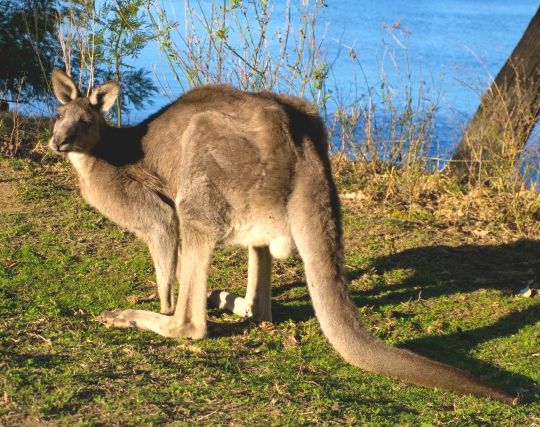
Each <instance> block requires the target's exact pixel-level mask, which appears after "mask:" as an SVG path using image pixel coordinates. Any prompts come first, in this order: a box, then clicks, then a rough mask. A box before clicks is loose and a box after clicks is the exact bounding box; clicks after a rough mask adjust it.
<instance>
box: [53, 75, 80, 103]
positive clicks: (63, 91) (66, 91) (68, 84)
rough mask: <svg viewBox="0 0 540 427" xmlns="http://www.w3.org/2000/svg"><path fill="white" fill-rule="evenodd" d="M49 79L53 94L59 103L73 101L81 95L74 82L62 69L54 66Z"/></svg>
mask: <svg viewBox="0 0 540 427" xmlns="http://www.w3.org/2000/svg"><path fill="white" fill-rule="evenodd" d="M51 79H52V87H53V92H54V96H56V99H58V101H59V102H60V104H67V103H68V102H69V101H73V100H74V99H77V98H78V97H79V96H81V94H80V92H79V89H77V86H75V83H73V81H72V80H71V78H70V77H69V76H68V75H67V74H66V73H64V72H63V71H60V70H57V69H56V68H55V69H54V70H53V72H52V76H51Z"/></svg>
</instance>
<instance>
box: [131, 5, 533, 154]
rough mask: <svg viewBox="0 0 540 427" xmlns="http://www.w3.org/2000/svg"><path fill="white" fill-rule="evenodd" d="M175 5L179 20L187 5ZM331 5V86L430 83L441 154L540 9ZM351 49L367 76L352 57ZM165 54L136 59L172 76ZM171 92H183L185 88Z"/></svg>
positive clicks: (153, 50)
mask: <svg viewBox="0 0 540 427" xmlns="http://www.w3.org/2000/svg"><path fill="white" fill-rule="evenodd" d="M202 3H203V4H204V3H207V2H204V1H203V2H202ZM172 4H173V5H174V7H175V8H176V11H177V12H180V13H178V15H177V16H178V17H180V16H181V11H182V4H183V2H180V1H173V2H172ZM292 4H293V5H294V4H295V2H294V1H293V2H292ZM327 5H328V7H326V8H324V9H322V11H321V13H320V16H319V26H318V28H319V32H320V37H321V38H324V43H323V49H324V51H325V52H326V55H327V57H328V59H329V61H335V62H334V63H333V67H332V73H331V75H330V76H329V77H328V81H327V85H328V87H329V88H331V89H332V90H333V91H334V93H335V94H336V95H337V94H338V93H340V94H341V95H343V94H351V93H353V92H355V93H360V94H361V93H363V92H367V88H368V87H370V86H372V87H377V86H378V85H379V84H380V77H381V73H382V69H383V68H384V72H385V73H386V74H387V76H388V79H389V80H390V83H391V84H392V86H393V87H394V91H395V93H396V95H397V96H398V97H399V95H400V94H399V91H400V90H403V83H404V82H406V81H410V82H412V83H413V93H414V91H415V90H417V89H418V87H419V86H420V84H422V85H423V87H424V88H431V89H429V90H427V92H426V93H425V94H424V96H432V97H433V98H434V99H435V98H436V97H440V99H439V101H438V103H439V112H438V114H437V117H436V126H435V132H436V134H435V140H436V143H437V144H438V145H439V146H440V147H441V148H440V149H441V150H442V151H445V150H448V149H449V147H451V146H452V145H453V144H454V143H455V142H456V141H459V137H460V135H461V133H462V131H463V126H464V124H465V123H466V121H467V120H468V119H469V118H470V117H471V116H472V114H474V112H475V111H476V109H477V107H478V104H479V95H480V93H481V91H482V90H483V89H484V88H485V87H486V86H487V85H488V84H489V82H490V80H491V79H492V78H493V77H494V76H495V75H496V74H497V72H498V71H499V69H500V68H501V67H502V65H503V64H504V62H505V61H506V59H507V58H508V56H509V55H510V53H511V52H512V50H513V49H514V47H515V46H516V44H517V42H518V41H519V39H520V37H521V36H522V35H523V32H524V31H525V29H526V27H527V25H528V23H529V21H530V19H531V18H532V17H533V15H534V14H535V12H536V10H537V8H538V6H539V4H538V1H536V0H520V1H508V0H489V1H488V0H431V1H430V0H415V1H403V0H401V1H400V0H377V1H373V0H363V1H355V0H340V1H337V0H328V1H327ZM272 7H273V9H274V12H273V16H274V19H276V21H277V22H278V24H281V23H282V22H283V21H282V20H281V19H280V14H283V10H284V2H281V1H280V2H273V6H272ZM397 22H399V29H398V30H393V31H392V32H390V31H389V29H388V28H389V27H391V26H392V24H394V23H397ZM350 47H352V48H353V49H354V51H355V53H356V55H357V59H358V62H359V63H360V64H361V67H362V69H363V73H365V78H364V75H363V74H362V72H361V70H360V67H359V65H358V63H357V61H355V60H353V59H351V57H350V56H349V55H348V50H349V48H350ZM159 57H160V53H159V50H158V48H157V46H156V45H152V46H149V47H148V48H147V49H145V51H144V52H143V54H142V55H141V57H140V58H139V59H138V60H137V63H136V64H137V65H138V66H141V64H142V65H144V66H146V67H148V68H149V69H152V70H154V73H155V74H157V75H159V76H166V77H167V78H168V79H169V80H172V75H171V73H170V71H169V70H168V68H167V66H166V65H165V62H164V61H163V60H162V59H159ZM394 62H395V63H396V64H397V65H395V64H394ZM407 64H408V67H409V70H410V77H408V76H407ZM172 89H173V91H176V90H177V91H178V94H180V88H179V86H178V87H175V86H173V88H172ZM168 102H169V97H168V96H166V95H165V94H161V95H159V96H158V97H157V98H156V101H155V103H154V104H153V105H152V106H148V107H146V108H145V109H144V110H141V111H132V112H131V113H130V114H129V120H130V121H132V122H135V121H139V120H141V119H143V118H144V117H145V116H147V115H148V114H150V113H151V112H153V111H155V110H156V109H157V108H159V107H160V106H162V105H165V104H166V103H168Z"/></svg>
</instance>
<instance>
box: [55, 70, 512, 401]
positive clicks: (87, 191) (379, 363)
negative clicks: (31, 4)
mask: <svg viewBox="0 0 540 427" xmlns="http://www.w3.org/2000/svg"><path fill="white" fill-rule="evenodd" d="M52 80H53V87H54V91H55V94H56V96H57V98H58V99H59V101H60V102H61V103H62V104H64V105H63V106H61V107H59V113H60V115H59V118H58V120H57V121H56V123H55V126H54V131H53V137H52V138H51V142H50V146H51V148H52V149H53V150H56V151H63V152H66V153H67V156H68V157H69V158H70V160H71V162H72V163H73V165H74V167H75V170H76V171H77V175H78V178H79V183H80V187H81V193H82V195H83V197H84V199H85V200H86V201H87V202H88V203H89V204H91V205H92V206H94V207H95V208H96V209H98V210H99V211H101V212H102V213H103V214H104V215H106V216H107V217H109V218H110V219H112V220H113V221H115V222H117V223H118V224H119V225H121V226H122V227H125V228H127V229H128V230H131V231H133V232H134V233H135V234H136V235H137V236H139V237H140V238H141V239H143V240H144V241H145V242H146V243H147V244H148V245H149V247H150V252H151V255H152V258H153V261H154V264H155V268H156V276H157V284H158V289H159V296H160V302H161V314H158V313H152V312H148V311H143V310H123V311H112V312H105V313H103V314H102V315H101V316H100V320H101V321H102V322H103V323H105V324H107V325H109V326H114V327H133V326H134V327H137V328H140V329H145V330H150V331H153V332H156V333H158V334H160V335H163V336H167V337H178V336H184V337H191V338H202V337H204V336H206V332H207V330H206V329H207V326H206V303H207V286H206V280H207V269H208V264H209V262H210V257H211V254H212V251H213V249H214V247H215V246H216V245H218V244H234V245H243V246H247V247H249V255H250V256H249V273H248V287H247V292H246V298H240V297H237V296H234V295H232V294H228V293H226V292H221V293H220V292H217V291H214V292H211V293H210V294H209V297H210V301H213V302H214V303H215V304H217V305H219V306H221V307H225V308H227V309H229V310H231V311H234V312H236V313H239V314H242V315H249V316H253V317H254V318H256V319H260V320H271V312H270V298H271V293H270V272H271V262H272V255H274V256H280V257H285V256H288V255H289V254H290V252H291V250H292V249H293V247H294V245H296V247H297V248H298V252H299V253H300V256H301V258H302V260H303V261H304V264H305V270H306V276H307V283H308V288H309V292H310V294H311V297H312V299H313V305H314V307H315V312H316V315H317V318H318V319H319V321H320V323H321V327H322V330H323V332H324V334H325V335H326V337H327V338H328V340H329V341H330V342H331V344H332V345H333V346H334V348H335V349H336V350H337V351H338V352H339V354H340V355H341V356H342V357H343V358H344V359H345V360H346V361H348V362H349V363H351V364H353V365H355V366H359V367H361V368H363V369H366V370H369V371H372V372H379V373H383V374H388V375H392V376H396V377H399V378H402V379H404V380H406V381H409V382H412V383H415V384H419V385H423V386H428V387H437V388H444V389H447V390H452V391H455V392H459V393H465V394H475V395H479V396H487V397H491V398H493V399H497V400H500V401H503V402H506V403H515V402H516V400H515V399H514V398H513V397H512V396H510V395H508V394H506V393H504V392H502V391H499V390H497V389H496V388H494V387H491V386H489V385H487V384H485V383H484V382H482V381H480V380H478V379H476V378H474V377H473V376H471V375H470V374H468V373H466V372H464V371H461V370H459V369H456V368H453V367H451V366H448V365H444V364H442V363H438V362H435V361H432V360H429V359H427V358H424V357H421V356H419V355H417V354H415V353H412V352H410V351H407V350H402V349H397V348H393V347H390V346H388V345H387V344H386V343H384V342H383V341H382V340H380V339H377V338H375V337H373V336H372V335H371V334H370V333H369V332H368V331H367V330H366V329H365V328H364V326H362V324H361V323H360V321H359V320H358V310H357V308H356V307H355V306H354V304H353V302H352V300H351V298H350V295H349V291H348V286H347V280H346V276H345V271H344V267H343V243H342V230H341V219H340V207H339V200H338V196H337V192H336V188H335V186H334V182H333V179H332V174H331V169H330V162H329V159H328V143H327V139H326V132H325V128H324V124H323V123H322V121H321V119H320V118H319V116H318V114H317V112H316V110H315V108H314V107H313V106H312V105H310V104H308V103H307V102H305V101H303V100H301V99H298V98H294V97H290V96H283V95H276V94H272V93H257V94H255V93H246V92H241V91H238V90H235V89H233V88H230V87H227V86H207V87H204V88H200V89H196V90H193V91H191V92H189V93H187V94H185V95H184V96H182V97H181V98H180V99H178V100H177V101H176V102H174V103H172V104H171V105H169V106H168V107H166V108H164V109H163V110H162V111H160V112H158V113H157V114H155V115H153V116H151V117H150V118H148V119H147V120H145V121H144V122H142V123H141V124H139V125H138V126H135V127H131V128H121V129H116V128H112V127H110V126H109V125H107V123H106V122H105V120H104V119H103V116H102V111H104V110H106V109H107V108H109V107H110V106H111V105H112V104H113V103H114V99H115V98H116V96H117V94H118V85H117V84H116V83H114V82H108V83H105V84H104V85H102V86H98V87H97V88H95V89H94V90H93V91H92V93H91V94H90V96H89V98H83V97H81V96H80V94H79V91H78V90H77V89H76V87H75V85H74V84H73V83H72V82H71V80H70V79H69V77H68V76H67V75H65V74H64V73H63V72H61V71H55V72H54V73H53V76H52ZM179 237H180V239H179ZM180 241H181V242H182V251H181V253H180V251H179V242H180ZM177 264H179V267H180V268H179V269H178V270H177ZM175 273H176V276H177V277H178V280H179V282H180V288H179V289H180V290H179V295H178V300H177V302H176V307H175V302H174V291H173V284H174V280H175Z"/></svg>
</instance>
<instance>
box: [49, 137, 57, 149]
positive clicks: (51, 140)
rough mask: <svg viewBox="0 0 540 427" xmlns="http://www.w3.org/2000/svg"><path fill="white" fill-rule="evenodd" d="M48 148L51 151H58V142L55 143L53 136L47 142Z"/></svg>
mask: <svg viewBox="0 0 540 427" xmlns="http://www.w3.org/2000/svg"><path fill="white" fill-rule="evenodd" d="M49 147H50V148H51V149H52V150H55V151H58V141H56V138H55V137H54V136H53V137H52V138H51V139H50V140H49Z"/></svg>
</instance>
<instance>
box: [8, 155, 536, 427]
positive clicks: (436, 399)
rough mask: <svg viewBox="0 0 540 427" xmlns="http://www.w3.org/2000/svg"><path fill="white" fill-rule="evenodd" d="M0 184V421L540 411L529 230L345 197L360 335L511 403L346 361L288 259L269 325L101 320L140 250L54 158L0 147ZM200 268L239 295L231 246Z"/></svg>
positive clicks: (136, 287)
mask: <svg viewBox="0 0 540 427" xmlns="http://www.w3.org/2000/svg"><path fill="white" fill-rule="evenodd" d="M0 181H1V183H2V186H3V188H4V190H6V189H7V188H8V187H7V186H9V188H10V189H11V190H10V191H11V193H10V194H11V195H10V197H9V198H7V197H4V199H2V198H1V197H0V203H2V204H3V205H4V208H2V206H1V205H0V425H8V426H9V425H14V426H15V425H21V424H25V423H26V424H32V423H34V424H36V423H40V422H52V423H53V424H59V425H111V424H114V425H153V424H167V423H172V424H173V425H176V424H178V425H183V424H189V425H192V424H195V425H214V424H234V425H249V426H251V425H268V424H275V425H301V424H313V423H321V424H353V425H358V424H364V425H365V424H367V425H396V424H399V425H436V424H449V425H501V426H507V425H515V426H529V425H530V426H533V425H538V424H539V423H540V403H539V401H540V390H539V386H538V383H539V382H540V358H539V357H537V356H534V355H535V354H536V355H537V354H538V353H539V352H540V344H539V343H540V327H539V323H538V321H539V319H540V305H539V297H535V298H519V297H516V296H514V295H515V292H516V290H517V289H519V288H520V287H522V286H523V284H525V283H527V282H529V281H530V280H533V283H534V286H536V287H538V283H539V282H540V242H538V241H537V240H533V239H528V240H519V241H516V240H515V239H511V238H510V239H509V238H508V236H507V235H505V242H503V241H497V239H496V238H491V241H490V244H489V245H486V244H484V242H482V239H480V238H478V237H475V236H474V235H471V234H470V233H469V234H467V233H465V232H463V231H460V230H459V227H449V226H446V225H444V224H440V223H437V220H436V219H435V218H433V217H429V218H414V221H405V220H401V219H396V218H393V217H392V216H391V215H388V216H386V215H384V214H380V213H377V212H374V211H369V212H366V211H364V210H362V208H361V207H358V206H357V207H355V206H350V205H347V206H346V207H345V208H344V227H345V240H346V248H347V257H346V263H347V267H348V269H349V275H350V278H351V290H352V292H353V296H354V299H355V301H356V303H357V305H358V306H359V314H360V315H361V316H362V318H363V319H364V320H365V323H366V324H367V325H368V326H369V328H370V329H371V330H372V331H373V333H374V334H376V335H378V336H379V337H381V338H383V339H385V340H386V341H387V342H389V343H391V344H392V345H399V346H404V347H408V348H411V349H414V350H415V351H417V352H419V353H421V354H424V355H427V356H429V357H432V358H435V359H437V360H441V361H443V362H447V363H450V364H452V365H455V366H459V367H461V368H464V369H467V370H469V371H471V372H473V373H474V374H476V375H478V376H480V377H482V378H484V379H486V380H488V381H489V382H491V383H493V384H495V385H497V386H499V387H501V388H503V389H505V390H508V391H510V392H513V393H516V392H517V393H520V394H521V395H522V396H523V398H524V404H523V405H521V406H519V407H516V408H511V407H508V406H505V405H503V404H500V403H497V402H492V401H489V400H486V399H479V398H474V397H463V396H457V395H454V394H452V393H446V392H441V391H434V390H429V389H424V388H420V387H415V386H411V385H408V384H405V383H403V382H401V381H398V380H394V379H390V378H385V377H382V376H379V375H373V374H369V373H365V372H363V371H361V370H359V369H356V368H353V367H351V366H349V365H347V364H345V363H344V362H343V361H342V360H341V359H340V358H339V357H338V356H337V355H336V353H335V352H334V351H333V350H332V348H331V347H330V345H329V344H328V343H327V341H326V340H325V339H324V337H323V336H322V335H321V332H320V329H319V326H318V323H317V321H316V320H315V318H314V317H313V311H312V308H311V304H310V300H309V296H308V294H307V290H306V286H305V283H304V278H303V270H302V266H301V264H300V263H299V261H298V260H297V259H290V260H287V261H283V262H275V267H274V277H273V279H274V287H273V294H274V299H273V304H274V306H273V313H274V317H275V322H274V324H273V325H266V324H263V325H257V324H254V323H252V322H250V321H246V320H242V319H240V318H237V317H234V316H231V315H227V314H224V313H221V312H218V311H211V312H210V320H211V326H210V337H209V338H207V339H204V340H201V341H196V342H190V341H187V340H182V339H165V338H162V337H159V336H157V335H154V334H152V333H147V332H141V331H136V330H115V329H106V328H105V327H103V326H102V325H100V324H98V323H96V322H94V321H93V317H94V316H96V315H97V314H99V313H100V312H101V311H103V310H109V309H114V308H128V307H133V304H132V303H130V301H129V299H128V297H129V296H131V295H139V296H145V295H148V294H151V293H153V292H154V289H153V280H154V275H153V268H152V264H151V261H150V259H149V255H148V252H147V249H146V248H145V247H144V245H143V244H142V243H140V242H138V241H136V240H135V239H134V238H133V237H132V236H131V235H130V234H128V233H125V232H123V231H121V230H119V229H118V228H117V227H115V226H114V225H113V224H111V223H110V222H109V221H108V220H106V219H104V218H103V217H101V216H100V215H99V214H97V213H96V212H94V211H93V210H92V209H91V208H89V207H88V206H86V205H84V204H83V203H82V201H81V200H80V197H79V196H78V193H77V191H76V188H75V179H74V177H73V175H72V174H71V173H70V172H69V167H67V166H66V165H65V164H63V163H60V164H39V163H33V162H30V161H23V160H11V159H5V158H4V159H1V158H0ZM7 207H9V209H8V208H7ZM210 273H211V275H210V279H209V281H210V286H211V287H212V288H220V289H221V288H224V289H232V290H233V291H236V292H239V293H241V292H242V291H243V289H244V286H245V280H246V253H245V250H242V249H222V250H219V251H218V252H217V253H216V254H215V257H214V261H213V263H212V267H211V271H210ZM158 305H159V304H158V302H157V301H152V302H146V303H142V304H137V307H138V308H145V309H151V310H157V309H158Z"/></svg>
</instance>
